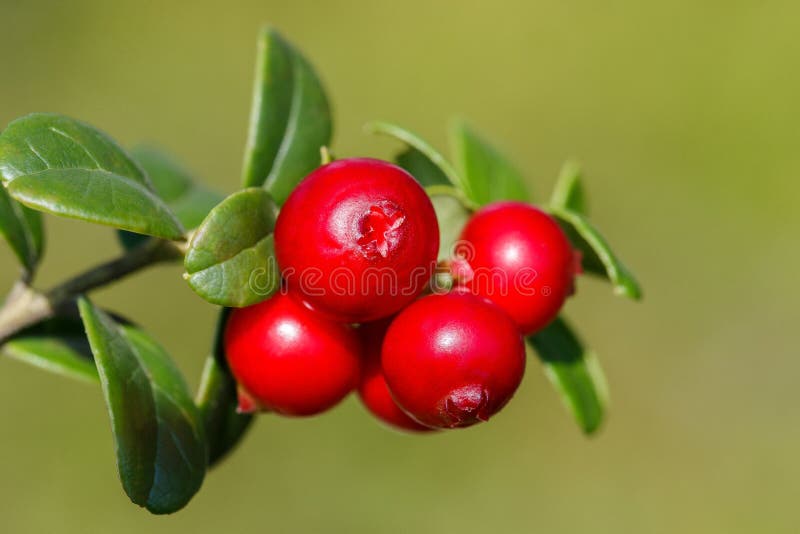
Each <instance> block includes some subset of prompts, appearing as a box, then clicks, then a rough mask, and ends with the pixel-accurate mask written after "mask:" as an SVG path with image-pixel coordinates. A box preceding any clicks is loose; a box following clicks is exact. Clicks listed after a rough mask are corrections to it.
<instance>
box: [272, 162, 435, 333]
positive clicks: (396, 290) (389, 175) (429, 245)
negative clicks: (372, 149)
mask: <svg viewBox="0 0 800 534" xmlns="http://www.w3.org/2000/svg"><path fill="white" fill-rule="evenodd" d="M275 246H276V256H277V259H278V265H279V266H280V268H281V272H282V274H283V276H284V278H285V280H286V281H287V284H288V287H289V288H290V291H291V292H292V293H293V294H294V296H296V297H298V298H299V299H301V300H302V301H303V302H304V303H306V305H308V306H309V307H311V308H313V309H315V310H318V311H320V312H322V313H324V314H326V315H328V316H331V317H334V318H337V319H339V320H341V321H346V322H352V323H356V322H365V321H370V320H374V319H378V318H381V317H387V316H389V315H392V314H394V313H396V312H397V311H398V310H400V309H401V308H403V307H404V306H405V305H406V304H408V303H409V302H411V301H413V300H414V298H415V297H416V296H417V295H419V293H420V292H421V291H422V290H423V289H424V288H425V285H426V284H427V282H428V280H429V279H430V276H431V274H432V272H433V269H434V267H435V264H436V256H437V251H438V248H439V228H438V225H437V222H436V214H435V212H434V210H433V205H432V204H431V201H430V199H429V198H428V196H427V195H426V194H425V191H424V190H423V189H422V187H421V186H420V185H419V184H418V183H417V182H416V181H415V180H414V178H413V177H412V176H411V175H410V174H408V173H407V172H406V171H404V170H403V169H401V168H399V167H397V166H395V165H392V164H390V163H386V162H384V161H379V160H374V159H344V160H339V161H335V162H333V163H330V164H328V165H325V166H323V167H320V168H319V169H317V170H316V171H314V172H313V173H311V174H310V175H308V176H307V177H306V178H305V179H304V180H303V181H302V182H301V183H300V184H299V185H298V186H297V188H295V190H294V191H293V192H292V194H291V195H290V196H289V198H288V200H287V201H286V204H285V205H284V206H283V208H282V209H281V211H280V214H279V216H278V220H277V223H276V227H275Z"/></svg>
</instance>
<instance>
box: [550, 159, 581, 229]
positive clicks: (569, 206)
mask: <svg viewBox="0 0 800 534" xmlns="http://www.w3.org/2000/svg"><path fill="white" fill-rule="evenodd" d="M582 175H583V173H582V172H581V166H580V165H579V164H578V163H576V162H574V161H567V162H566V163H564V166H563V167H561V172H560V173H559V174H558V179H557V180H556V186H555V188H553V195H552V196H551V197H550V205H551V206H552V207H553V208H554V209H560V210H566V211H571V212H573V213H577V214H579V215H584V216H586V215H588V213H589V206H588V203H587V200H586V192H585V191H584V189H583V183H582Z"/></svg>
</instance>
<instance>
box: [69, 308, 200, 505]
mask: <svg viewBox="0 0 800 534" xmlns="http://www.w3.org/2000/svg"><path fill="white" fill-rule="evenodd" d="M79 308H80V313H81V318H82V319H83V323H84V326H85V327H86V333H87V336H88V339H89V343H90V345H91V347H92V352H93V354H94V358H95V362H96V363H97V368H98V371H99V375H100V383H101V385H102V387H103V394H104V396H105V399H106V404H107V406H108V412H109V416H110V417H111V427H112V431H113V434H114V442H115V444H116V452H117V467H118V469H119V476H120V480H121V481H122V486H123V488H124V489H125V493H127V494H128V497H130V499H131V500H132V501H133V502H134V503H136V504H138V505H139V506H144V507H146V508H147V509H148V510H149V511H150V512H152V513H156V514H166V513H172V512H175V511H177V510H180V509H181V508H183V507H184V506H185V505H186V504H187V503H188V502H189V500H190V499H191V498H192V496H193V495H194V494H195V493H196V492H197V490H198V489H200V486H201V484H202V482H203V478H204V477H205V471H206V458H207V447H206V438H205V433H204V429H203V426H202V421H201V419H200V415H199V412H198V410H197V407H196V406H195V405H194V402H193V401H192V398H191V396H190V395H189V391H188V388H187V386H186V383H185V381H184V379H183V377H182V376H181V374H180V372H179V371H178V370H177V369H176V368H175V366H174V365H173V363H172V362H171V361H170V358H169V356H168V355H167V354H166V353H165V352H164V350H163V349H162V348H161V347H160V346H159V345H158V344H157V343H156V342H155V341H153V339H151V338H150V337H149V336H147V335H146V334H145V333H144V332H142V331H141V330H139V329H137V328H135V327H132V326H121V325H119V324H117V323H116V322H115V321H114V320H113V319H112V318H111V317H110V316H108V315H107V314H105V313H104V312H102V311H100V310H98V309H97V308H95V307H94V306H93V305H92V304H91V303H90V302H89V301H88V300H86V299H81V300H80V302H79Z"/></svg>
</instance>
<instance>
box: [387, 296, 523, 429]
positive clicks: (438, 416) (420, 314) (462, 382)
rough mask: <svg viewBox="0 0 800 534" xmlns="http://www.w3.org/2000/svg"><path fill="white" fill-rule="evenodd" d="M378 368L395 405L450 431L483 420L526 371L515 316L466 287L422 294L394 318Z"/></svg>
mask: <svg viewBox="0 0 800 534" xmlns="http://www.w3.org/2000/svg"><path fill="white" fill-rule="evenodd" d="M382 363H383V372H384V375H385V377H386V383H387V384H388V385H389V390H390V391H391V392H392V395H393V397H394V399H395V400H396V401H397V403H398V404H399V405H400V406H401V407H402V408H403V409H404V410H405V411H406V412H407V413H408V414H409V415H411V416H412V417H413V418H414V419H416V420H417V421H419V422H420V423H422V424H424V425H426V426H430V427H436V428H455V427H465V426H470V425H473V424H475V423H477V422H479V421H486V420H488V419H489V417H491V416H492V415H494V414H495V413H497V412H498V411H499V410H500V409H501V408H502V407H503V406H505V404H506V403H507V402H508V401H509V399H511V396H512V395H513V394H514V392H515V391H516V389H517V386H519V383H520V381H521V380H522V375H523V374H524V372H525V347H524V344H523V341H522V336H521V335H520V333H519V331H518V330H517V326H516V324H514V321H513V320H512V319H511V318H510V317H509V316H508V315H506V313H505V312H503V310H501V309H500V308H499V307H498V306H496V305H495V304H492V303H491V302H489V301H488V300H485V299H483V298H481V297H477V296H475V295H472V294H470V293H467V292H463V291H462V292H453V293H448V294H446V295H430V296H427V297H423V298H422V299H420V300H418V301H417V302H415V303H414V304H412V305H410V306H409V307H408V308H406V309H405V310H403V311H402V312H401V313H400V314H399V315H398V316H397V318H396V319H395V320H394V321H393V322H392V324H391V326H390V327H389V331H388V332H387V333H386V339H385V340H384V342H383V354H382Z"/></svg>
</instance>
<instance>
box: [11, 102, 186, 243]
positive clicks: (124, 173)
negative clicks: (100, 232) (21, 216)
mask: <svg viewBox="0 0 800 534" xmlns="http://www.w3.org/2000/svg"><path fill="white" fill-rule="evenodd" d="M0 177H2V179H3V180H4V181H6V182H8V184H7V187H8V192H9V194H10V195H11V196H12V197H13V198H15V199H16V200H18V201H19V202H21V203H23V204H25V205H26V206H28V207H30V208H32V209H35V210H38V211H44V212H47V213H52V214H54V215H59V216H62V217H69V218H73V219H80V220H85V221H89V222H93V223H97V224H104V225H108V226H113V227H115V228H121V229H123V230H130V231H132V232H137V233H141V234H147V235H152V236H156V237H162V238H166V239H179V238H181V237H182V236H183V228H182V227H181V225H180V223H179V222H178V221H177V220H176V219H175V216H174V215H172V213H171V212H170V210H169V208H167V206H166V205H165V204H164V202H163V201H161V200H160V199H159V198H158V197H157V196H156V195H155V194H154V193H153V191H152V186H151V184H150V182H149V180H148V179H147V177H146V176H145V174H144V172H143V171H142V169H141V168H139V166H138V165H137V164H136V163H135V162H134V161H133V160H132V159H131V158H130V157H129V156H128V155H127V154H126V153H125V151H123V150H122V148H120V147H119V146H118V145H117V144H116V143H115V142H114V141H112V140H111V139H110V138H109V137H107V136H106V135H105V134H103V133H102V132H100V131H98V130H95V129H94V128H92V127H91V126H89V125H87V124H84V123H82V122H79V121H76V120H73V119H70V118H68V117H64V116H62V115H56V114H47V113H37V114H33V115H28V116H26V117H23V118H21V119H18V120H16V121H14V122H12V123H11V124H10V125H9V126H8V128H6V130H5V131H4V132H3V133H2V135H0Z"/></svg>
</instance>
